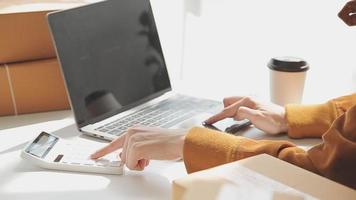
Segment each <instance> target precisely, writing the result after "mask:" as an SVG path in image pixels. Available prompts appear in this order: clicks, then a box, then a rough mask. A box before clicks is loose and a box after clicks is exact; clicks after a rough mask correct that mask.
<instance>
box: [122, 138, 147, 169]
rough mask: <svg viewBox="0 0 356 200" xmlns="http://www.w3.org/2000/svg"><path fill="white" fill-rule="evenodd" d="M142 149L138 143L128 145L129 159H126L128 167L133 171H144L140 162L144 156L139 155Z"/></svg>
mask: <svg viewBox="0 0 356 200" xmlns="http://www.w3.org/2000/svg"><path fill="white" fill-rule="evenodd" d="M140 148H141V147H139V145H138V143H131V144H129V145H128V149H127V153H126V155H127V157H126V166H127V168H129V169H131V170H142V169H141V165H143V164H144V163H143V164H141V162H142V161H140V160H142V159H144V158H143V156H141V155H140V154H139V152H140Z"/></svg>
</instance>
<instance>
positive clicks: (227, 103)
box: [223, 96, 243, 108]
mask: <svg viewBox="0 0 356 200" xmlns="http://www.w3.org/2000/svg"><path fill="white" fill-rule="evenodd" d="M242 98H243V97H239V96H233V97H226V98H224V99H223V103H224V108H225V107H228V106H230V105H232V104H234V103H235V102H237V101H240V100H241V99H242Z"/></svg>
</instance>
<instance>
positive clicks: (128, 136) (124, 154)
mask: <svg viewBox="0 0 356 200" xmlns="http://www.w3.org/2000/svg"><path fill="white" fill-rule="evenodd" d="M134 133H135V132H134V130H133V129H131V128H130V129H128V130H127V133H126V137H125V140H124V143H123V145H122V151H121V157H120V158H121V162H123V163H126V157H127V147H128V143H129V141H130V140H131V137H132V135H133V134H134Z"/></svg>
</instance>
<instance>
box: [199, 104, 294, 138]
mask: <svg viewBox="0 0 356 200" xmlns="http://www.w3.org/2000/svg"><path fill="white" fill-rule="evenodd" d="M223 102H224V107H225V108H224V110H223V111H221V112H220V113H218V114H216V115H214V116H212V117H210V118H209V119H208V120H206V121H205V123H207V124H213V123H215V122H218V121H220V120H223V119H225V118H234V119H235V120H243V119H248V120H250V121H251V122H252V124H253V125H254V126H255V127H256V128H258V129H260V130H262V131H264V132H266V133H269V134H279V133H284V132H287V131H288V127H287V120H286V118H285V108H284V107H282V106H279V105H276V104H272V103H269V104H265V103H260V102H258V101H256V100H254V99H252V98H250V97H227V98H225V99H224V101H223Z"/></svg>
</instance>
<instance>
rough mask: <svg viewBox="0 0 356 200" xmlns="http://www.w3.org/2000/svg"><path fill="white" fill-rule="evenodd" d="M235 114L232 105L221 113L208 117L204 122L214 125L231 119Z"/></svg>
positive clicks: (234, 108)
mask: <svg viewBox="0 0 356 200" xmlns="http://www.w3.org/2000/svg"><path fill="white" fill-rule="evenodd" d="M235 113H236V107H235V106H234V105H230V106H228V107H226V108H225V109H224V110H223V111H221V112H220V113H218V114H216V115H214V116H212V117H210V118H209V119H207V120H206V121H205V123H207V124H214V123H215V122H218V121H221V120H223V119H226V118H229V117H233V116H234V114H235Z"/></svg>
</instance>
